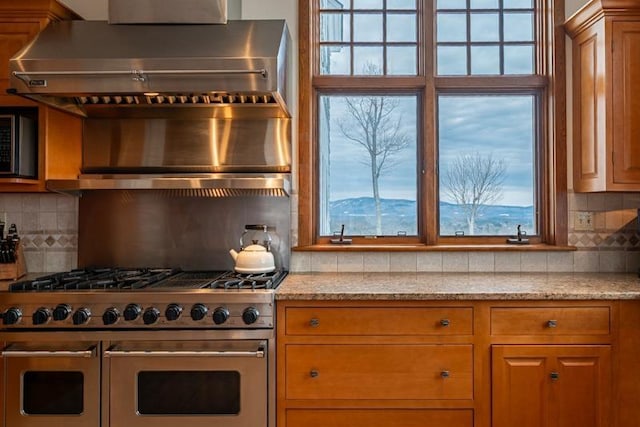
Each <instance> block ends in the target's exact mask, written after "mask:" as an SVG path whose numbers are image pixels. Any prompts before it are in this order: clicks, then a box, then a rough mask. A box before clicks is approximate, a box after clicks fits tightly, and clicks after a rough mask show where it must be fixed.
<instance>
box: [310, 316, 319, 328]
mask: <svg viewBox="0 0 640 427" xmlns="http://www.w3.org/2000/svg"><path fill="white" fill-rule="evenodd" d="M309 326H311V327H312V328H317V327H318V326H320V319H316V318H315V317H314V318H313V319H311V320H309Z"/></svg>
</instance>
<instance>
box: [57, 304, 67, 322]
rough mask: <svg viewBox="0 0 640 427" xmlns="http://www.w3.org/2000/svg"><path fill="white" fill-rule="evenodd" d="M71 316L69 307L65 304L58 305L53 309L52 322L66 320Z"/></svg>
mask: <svg viewBox="0 0 640 427" xmlns="http://www.w3.org/2000/svg"><path fill="white" fill-rule="evenodd" d="M70 314H71V307H70V306H68V305H67V304H58V305H57V306H56V308H54V309H53V320H57V321H62V320H66V319H67V317H69V315H70Z"/></svg>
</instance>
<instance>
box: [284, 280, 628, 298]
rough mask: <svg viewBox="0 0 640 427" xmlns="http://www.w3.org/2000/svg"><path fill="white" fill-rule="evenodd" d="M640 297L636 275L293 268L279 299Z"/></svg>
mask: <svg viewBox="0 0 640 427" xmlns="http://www.w3.org/2000/svg"><path fill="white" fill-rule="evenodd" d="M593 299H596V300H618V299H640V278H639V277H638V274H631V273H629V274H621V273H489V274H486V273H307V274H305V273H290V274H289V275H288V276H287V278H286V279H285V280H284V282H283V283H281V284H280V286H279V287H278V289H277V291H276V300H281V301H284V300H333V301H336V300H345V301H348V300H398V301H402V300H414V301H415V300H593Z"/></svg>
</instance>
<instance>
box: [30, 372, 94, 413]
mask: <svg viewBox="0 0 640 427" xmlns="http://www.w3.org/2000/svg"><path fill="white" fill-rule="evenodd" d="M22 381H23V383H22V390H23V395H22V410H23V411H24V413H25V414H27V415H80V414H82V411H83V406H84V376H83V374H82V372H71V371H69V372H66V371H52V372H49V371H27V372H25V373H24V375H23V377H22Z"/></svg>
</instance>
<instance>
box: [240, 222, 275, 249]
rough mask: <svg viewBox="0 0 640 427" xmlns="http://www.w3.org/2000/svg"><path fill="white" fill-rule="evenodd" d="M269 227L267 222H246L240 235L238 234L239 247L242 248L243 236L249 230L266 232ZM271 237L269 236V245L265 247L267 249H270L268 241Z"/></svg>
mask: <svg viewBox="0 0 640 427" xmlns="http://www.w3.org/2000/svg"><path fill="white" fill-rule="evenodd" d="M268 228H269V226H268V225H267V224H247V225H245V226H244V231H243V232H242V235H241V236H240V249H244V236H245V235H246V234H247V233H248V232H249V231H263V232H265V233H267V229H268ZM270 240H271V238H269V243H268V245H269V247H267V250H269V249H270V246H271V242H270Z"/></svg>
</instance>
